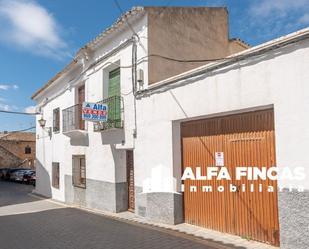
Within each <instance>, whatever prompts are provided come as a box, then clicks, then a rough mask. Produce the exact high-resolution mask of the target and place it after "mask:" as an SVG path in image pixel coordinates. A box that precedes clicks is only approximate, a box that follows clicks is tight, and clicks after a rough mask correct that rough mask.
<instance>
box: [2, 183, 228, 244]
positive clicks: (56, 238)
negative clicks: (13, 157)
mask: <svg viewBox="0 0 309 249" xmlns="http://www.w3.org/2000/svg"><path fill="white" fill-rule="evenodd" d="M32 188H33V187H31V186H27V185H23V184H18V183H11V182H2V181H0V248H1V249H45V248H50V249H71V248H72V249H103V248H104V249H105V248H106V249H107V248H113V249H118V248H119V249H120V248H121V249H124V248H134V249H140V248H143V249H151V248H153V249H155V248H160V249H167V248H168V249H171V248H177V249H178V248H179V249H189V248H190V249H191V248H192V249H202V248H203V249H205V248H206V249H215V248H222V247H220V246H218V247H217V246H215V247H213V245H212V246H209V244H208V243H206V242H205V241H202V240H199V239H195V238H193V237H192V238H191V237H190V236H187V235H183V234H180V233H177V232H170V231H165V230H160V229H156V228H152V227H148V226H144V225H137V224H134V223H128V222H122V221H119V220H115V219H112V218H109V217H105V216H102V215H97V214H93V213H89V212H86V211H83V210H80V209H75V208H67V207H64V206H62V205H58V204H55V203H52V202H50V201H47V200H40V199H37V198H34V197H31V196H29V195H28V193H31V191H32ZM224 248H226V247H224Z"/></svg>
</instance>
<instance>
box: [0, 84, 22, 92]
mask: <svg viewBox="0 0 309 249" xmlns="http://www.w3.org/2000/svg"><path fill="white" fill-rule="evenodd" d="M10 89H15V90H16V89H18V85H11V84H0V90H4V91H6V90H10Z"/></svg>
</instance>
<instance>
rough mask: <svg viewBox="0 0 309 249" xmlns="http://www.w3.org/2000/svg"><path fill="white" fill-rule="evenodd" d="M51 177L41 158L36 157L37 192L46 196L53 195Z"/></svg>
mask: <svg viewBox="0 0 309 249" xmlns="http://www.w3.org/2000/svg"><path fill="white" fill-rule="evenodd" d="M50 179H51V177H50V175H49V173H48V172H47V170H46V169H45V168H44V166H43V165H42V163H41V162H40V160H38V159H36V186H35V190H34V191H35V193H37V194H40V195H43V196H45V197H52V191H51V181H50Z"/></svg>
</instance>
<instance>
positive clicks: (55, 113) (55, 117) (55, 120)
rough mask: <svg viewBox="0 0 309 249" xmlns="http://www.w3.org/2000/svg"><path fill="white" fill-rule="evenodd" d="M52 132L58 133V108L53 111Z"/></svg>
mask: <svg viewBox="0 0 309 249" xmlns="http://www.w3.org/2000/svg"><path fill="white" fill-rule="evenodd" d="M53 131H54V132H58V131H60V108H56V109H54V110H53Z"/></svg>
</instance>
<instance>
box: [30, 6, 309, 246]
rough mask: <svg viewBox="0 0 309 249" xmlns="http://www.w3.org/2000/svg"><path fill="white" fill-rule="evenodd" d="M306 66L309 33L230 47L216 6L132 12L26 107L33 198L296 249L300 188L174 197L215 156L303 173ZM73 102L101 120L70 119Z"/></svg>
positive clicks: (307, 222) (302, 232) (308, 101)
mask: <svg viewBox="0 0 309 249" xmlns="http://www.w3.org/2000/svg"><path fill="white" fill-rule="evenodd" d="M308 64H309V29H304V30H301V31H299V32H296V33H293V34H290V35H288V36H285V37H281V38H279V39H276V40H273V41H270V42H268V43H265V44H262V45H259V46H256V47H252V48H249V46H248V45H247V44H245V43H244V42H242V41H240V40H239V39H229V37H228V17H227V11H226V9H225V8H172V7H169V8H160V7H137V8H133V9H132V10H130V11H129V12H127V13H125V14H124V15H123V16H122V17H120V18H119V19H118V20H117V22H116V23H115V24H114V25H112V26H111V27H110V28H108V29H107V30H105V31H104V32H102V33H101V34H100V35H99V36H97V37H96V38H95V39H94V40H92V41H91V42H89V43H88V44H87V45H85V46H84V47H83V48H81V49H80V50H79V51H78V53H77V54H76V56H75V58H74V60H72V62H70V63H69V64H68V65H67V66H66V67H65V68H64V69H63V70H62V71H61V72H59V73H58V74H57V75H56V76H55V77H54V78H52V79H51V80H49V81H48V82H47V83H46V84H45V85H44V86H43V87H42V88H41V89H39V90H38V91H37V92H36V93H34V95H33V96H32V98H33V99H34V100H35V101H36V103H37V110H38V111H39V112H40V115H38V117H37V121H38V122H37V141H36V153H37V154H36V162H37V165H36V169H37V184H36V190H35V191H36V192H37V193H38V194H41V195H44V196H47V197H51V198H53V199H56V200H59V201H62V202H66V203H69V204H72V203H74V204H77V205H81V206H85V207H87V208H93V209H101V210H108V211H112V212H122V211H126V210H130V211H133V212H135V213H136V214H137V215H140V216H144V217H146V218H148V219H152V220H154V221H158V222H164V223H171V224H177V223H181V222H187V223H191V224H194V225H198V226H203V227H208V228H211V229H214V230H219V231H222V232H226V233H232V234H236V235H239V236H246V237H249V238H252V239H254V240H258V241H262V242H266V243H270V244H273V245H275V246H279V245H280V248H289V249H290V248H307V247H308V246H307V245H308V244H309V238H308V232H309V231H308V229H309V217H308V213H309V212H308V211H309V205H308V204H309V192H308V190H309V184H308V181H306V179H301V180H300V179H297V180H293V179H280V180H279V181H278V182H277V181H267V182H255V183H254V184H261V185H263V186H264V185H265V186H266V187H267V185H273V186H274V188H275V192H273V193H268V192H267V191H262V193H256V192H255V193H249V191H247V192H246V191H244V192H243V193H240V192H238V191H237V193H236V194H235V193H230V192H228V191H226V192H224V194H220V193H218V191H213V193H202V192H199V191H197V192H190V191H187V190H188V189H189V188H190V186H189V185H190V184H191V183H192V182H190V181H189V180H185V181H183V182H182V181H181V176H182V173H183V169H184V168H185V167H192V168H193V169H196V168H197V167H202V171H203V170H204V169H206V168H207V167H210V166H214V165H215V164H216V162H217V160H218V158H217V156H218V155H220V157H221V158H220V160H221V161H224V165H225V166H226V167H227V168H229V169H230V170H233V169H234V168H235V167H236V166H248V167H249V166H253V165H254V166H258V167H262V166H264V167H271V166H277V167H278V168H279V169H282V168H284V167H289V168H290V169H291V170H292V171H293V169H295V168H296V167H299V166H301V167H304V171H305V173H306V172H307V171H308V168H309V160H308V159H307V157H306V151H307V148H308V147H309V119H308V117H307V116H308V115H307V112H308V110H309V84H308V81H309V70H308ZM83 102H91V103H104V104H107V105H108V107H109V116H108V121H107V122H102V123H98V122H89V121H83V120H82V118H81V112H82V107H81V106H82V103H83ZM39 122H40V123H41V125H39ZM223 155H224V157H223ZM203 168H204V169H203ZM307 173H308V172H307ZM231 181H232V184H234V185H238V187H239V186H241V184H247V183H249V182H248V181H243V182H240V181H239V182H238V181H236V180H235V179H233V180H231ZM206 182H207V184H208V183H211V181H205V183H206ZM212 183H213V184H214V186H217V185H216V184H217V183H215V182H212ZM182 184H183V185H182ZM192 184H193V185H196V186H197V187H201V186H202V185H203V182H199V183H192ZM222 184H223V185H224V186H225V184H227V183H222ZM226 186H227V185H226ZM299 186H301V187H303V188H304V189H305V191H302V192H299V191H297V188H298V187H299ZM183 189H184V192H183ZM295 189H296V190H295Z"/></svg>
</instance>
